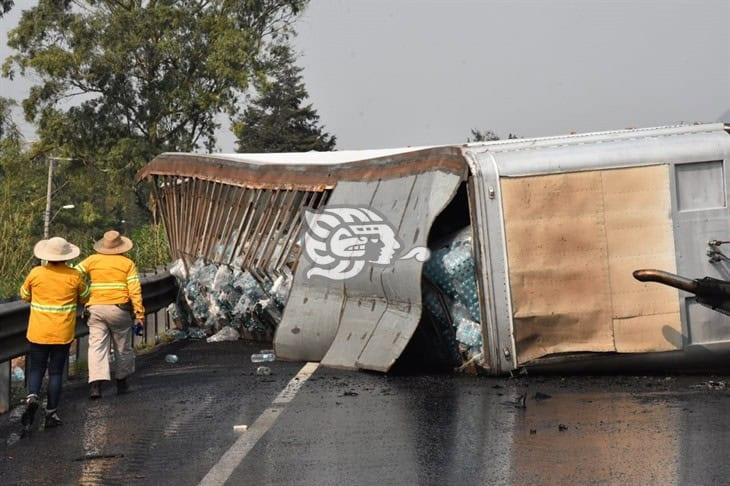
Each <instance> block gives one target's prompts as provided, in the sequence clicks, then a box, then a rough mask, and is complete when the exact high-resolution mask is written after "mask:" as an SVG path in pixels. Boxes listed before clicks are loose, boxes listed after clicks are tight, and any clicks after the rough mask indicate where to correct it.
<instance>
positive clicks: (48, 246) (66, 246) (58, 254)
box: [33, 236, 81, 262]
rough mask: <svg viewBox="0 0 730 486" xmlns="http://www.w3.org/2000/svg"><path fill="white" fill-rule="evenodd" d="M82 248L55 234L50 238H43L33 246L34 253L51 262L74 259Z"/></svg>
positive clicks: (39, 257)
mask: <svg viewBox="0 0 730 486" xmlns="http://www.w3.org/2000/svg"><path fill="white" fill-rule="evenodd" d="M80 253H81V250H79V247H78V246H76V245H72V244H71V243H69V242H68V241H66V240H65V239H63V238H61V237H59V236H54V237H53V238H50V239H48V240H41V241H39V242H38V243H36V244H35V247H33V254H34V255H35V256H36V258H38V259H40V260H46V261H49V262H65V261H67V260H73V259H74V258H76V257H77V256H79V254H80Z"/></svg>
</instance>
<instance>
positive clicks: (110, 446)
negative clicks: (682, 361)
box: [0, 342, 730, 485]
mask: <svg viewBox="0 0 730 486" xmlns="http://www.w3.org/2000/svg"><path fill="white" fill-rule="evenodd" d="M259 348H260V346H259V345H248V344H245V343H242V342H235V343H216V344H206V343H204V342H186V343H182V344H181V345H179V349H177V350H175V351H174V352H175V354H177V355H178V356H179V358H180V362H179V363H177V364H168V363H165V362H164V354H158V355H155V356H152V357H149V358H146V359H144V360H143V362H142V363H141V364H140V366H139V371H138V374H137V376H136V378H135V382H134V384H135V392H134V393H132V394H130V395H125V396H122V397H117V396H115V395H114V394H113V391H112V390H111V389H109V390H108V391H107V390H105V391H107V393H106V395H105V397H104V398H103V399H102V400H100V401H96V402H89V401H88V400H86V398H85V397H86V387H84V386H78V385H72V386H70V387H69V388H67V391H66V392H65V395H64V398H63V400H64V402H63V404H62V406H61V411H62V417H63V418H64V420H65V424H64V426H63V427H61V428H59V429H53V430H49V431H39V432H36V433H34V435H33V436H32V437H31V438H29V439H22V440H20V441H19V442H17V443H15V444H13V445H7V444H2V445H0V484H80V483H81V484H183V485H184V484H190V485H195V484H198V482H199V481H200V480H201V479H202V478H203V477H205V476H206V474H208V473H209V471H210V470H211V469H213V468H214V467H216V465H217V464H218V463H219V461H220V459H221V457H223V456H224V454H226V452H227V451H230V450H233V449H235V447H234V448H233V449H232V446H234V444H235V443H236V441H237V439H239V438H240V437H242V436H241V434H247V433H251V429H249V431H247V432H234V430H233V426H234V425H239V424H247V425H249V426H251V425H252V424H259V423H262V419H261V417H262V416H263V418H266V416H267V415H266V414H267V413H268V412H269V411H271V410H272V407H274V409H276V410H278V412H277V413H279V415H277V416H276V418H275V419H274V420H271V421H270V422H271V423H268V422H267V423H266V428H265V429H261V431H262V432H263V433H262V435H261V437H260V439H258V440H256V441H254V442H253V443H252V447H251V448H250V450H248V449H247V450H246V452H245V453H243V454H238V455H236V454H233V455H232V456H231V453H229V457H234V458H235V464H234V465H235V467H234V468H233V469H232V473H231V474H230V477H228V476H227V477H228V482H227V484H255V485H268V484H379V485H383V484H456V483H458V484H492V483H502V484H505V483H507V484H509V483H511V484H556V483H566V482H572V483H605V484H649V483H658V484H720V483H726V482H727V480H728V479H727V478H728V474H729V473H730V466H728V461H727V460H726V458H727V456H728V452H730V426H728V423H729V422H728V419H727V415H728V412H730V391H729V390H726V389H724V388H723V386H722V384H718V385H715V386H709V387H708V386H707V385H706V382H707V381H708V380H710V379H712V380H715V381H716V382H724V381H725V378H722V377H720V378H717V377H715V378H709V377H702V376H691V377H668V378H665V377H628V376H627V377H588V376H583V377H570V378H559V377H532V376H531V377H520V378H517V379H493V378H475V377H466V376H444V375H428V376H383V375H379V374H370V373H362V372H360V373H357V372H346V371H338V370H331V369H322V368H320V369H317V370H316V372H315V373H314V374H313V375H312V376H311V377H309V379H308V380H307V381H306V382H305V383H303V384H301V388H299V389H298V391H297V392H296V394H295V395H294V394H292V395H291V397H293V398H291V401H290V402H288V403H283V402H282V403H280V404H278V405H272V401H273V400H275V398H276V397H277V396H278V395H279V394H280V393H281V392H282V390H284V389H285V387H287V385H288V384H290V383H292V382H293V381H294V380H293V377H294V376H295V375H296V374H297V373H298V372H299V371H300V369H301V368H302V365H303V364H302V363H283V362H275V363H271V364H270V367H271V369H272V371H273V374H272V375H271V376H263V377H262V376H256V375H255V367H256V365H253V364H252V363H250V360H249V356H250V354H251V353H252V352H256V351H258V349H259ZM728 384H729V385H730V380H728ZM521 397H525V400H524V408H522V407H521V404H522V400H521V399H520V398H521ZM257 419H258V420H257ZM264 422H266V421H265V420H264ZM18 427H19V425H18V424H17V422H14V421H13V420H12V417H11V416H10V415H7V414H6V415H5V416H3V417H0V436H1V437H2V439H6V438H7V437H8V436H9V435H10V433H11V432H13V431H17V430H18ZM3 442H4V440H3ZM234 452H235V451H234Z"/></svg>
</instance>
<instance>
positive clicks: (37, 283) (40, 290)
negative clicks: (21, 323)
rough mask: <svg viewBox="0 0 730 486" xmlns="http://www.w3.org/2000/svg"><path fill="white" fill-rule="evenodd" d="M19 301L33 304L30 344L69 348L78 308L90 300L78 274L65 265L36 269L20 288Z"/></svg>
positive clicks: (29, 328)
mask: <svg viewBox="0 0 730 486" xmlns="http://www.w3.org/2000/svg"><path fill="white" fill-rule="evenodd" d="M20 297H21V298H22V299H23V300H26V301H28V302H30V319H29V321H28V332H27V334H26V337H27V338H28V341H30V342H32V343H36V344H67V343H70V342H71V341H73V339H74V334H75V333H74V331H75V329H76V307H77V305H78V304H79V303H81V302H84V301H85V300H86V299H87V298H88V297H89V288H88V287H87V286H86V283H85V282H84V280H83V279H82V278H81V276H80V275H79V273H78V272H77V271H76V270H74V269H73V268H71V267H69V266H67V265H66V264H65V263H49V264H48V265H47V266H45V267H35V268H34V269H33V270H31V271H30V273H29V274H28V276H27V277H26V279H25V282H23V285H22V286H21V287H20Z"/></svg>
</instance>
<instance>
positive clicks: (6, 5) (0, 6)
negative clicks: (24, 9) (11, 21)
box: [0, 0, 15, 17]
mask: <svg viewBox="0 0 730 486" xmlns="http://www.w3.org/2000/svg"><path fill="white" fill-rule="evenodd" d="M13 5H15V2H14V1H13V0H0V17H2V16H3V15H5V14H6V13H8V12H10V9H11V8H13Z"/></svg>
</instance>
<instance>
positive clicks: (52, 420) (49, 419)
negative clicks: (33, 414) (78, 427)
mask: <svg viewBox="0 0 730 486" xmlns="http://www.w3.org/2000/svg"><path fill="white" fill-rule="evenodd" d="M59 425H63V422H61V417H59V416H58V412H56V411H55V410H53V411H51V412H46V424H45V428H47V429H52V428H53V427H58V426H59Z"/></svg>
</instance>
